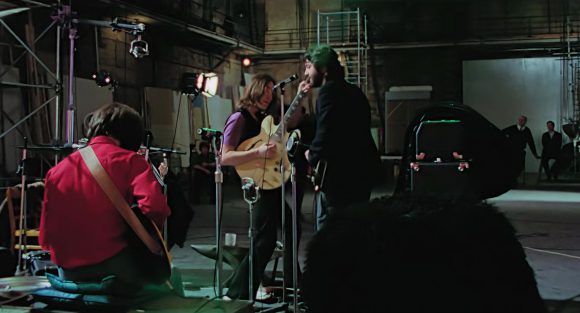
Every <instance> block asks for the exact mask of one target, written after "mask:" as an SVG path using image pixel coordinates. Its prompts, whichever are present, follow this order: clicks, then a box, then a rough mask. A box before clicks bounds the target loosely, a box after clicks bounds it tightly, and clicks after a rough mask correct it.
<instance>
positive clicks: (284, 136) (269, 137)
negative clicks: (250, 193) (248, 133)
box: [235, 92, 304, 190]
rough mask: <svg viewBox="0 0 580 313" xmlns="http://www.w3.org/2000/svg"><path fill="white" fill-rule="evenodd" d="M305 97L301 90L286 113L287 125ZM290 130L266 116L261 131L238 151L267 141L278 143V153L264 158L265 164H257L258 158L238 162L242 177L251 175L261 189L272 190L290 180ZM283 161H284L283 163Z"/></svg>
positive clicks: (240, 146) (285, 121) (285, 122)
mask: <svg viewBox="0 0 580 313" xmlns="http://www.w3.org/2000/svg"><path fill="white" fill-rule="evenodd" d="M303 97H304V93H302V92H299V93H298V94H297V95H296V97H295V98H294V100H292V103H290V106H289V108H288V110H286V113H285V114H284V125H287V122H288V120H289V119H290V118H291V117H292V115H293V114H294V112H295V111H296V108H297V107H298V104H300V100H302V98H303ZM288 136H289V133H288V130H287V129H282V127H281V123H280V124H277V125H276V124H274V117H273V116H271V115H268V116H266V117H265V118H264V120H263V121H262V124H261V130H260V133H259V134H258V135H257V136H255V137H252V138H250V139H247V140H245V141H244V142H242V143H241V144H240V145H239V146H238V147H237V148H236V151H248V150H250V149H253V148H257V147H260V146H262V145H264V144H267V143H275V144H276V153H275V154H274V157H272V158H270V159H265V160H264V166H256V160H255V159H254V160H252V161H250V162H246V163H242V164H238V165H236V166H235V168H236V172H237V173H238V175H240V177H250V178H252V179H253V180H254V183H255V184H256V185H257V186H259V187H260V189H265V190H271V189H275V188H278V187H280V186H282V184H283V183H286V181H288V178H289V177H290V161H289V160H288V155H287V153H286V149H285V148H286V141H287V140H288ZM282 162H283V163H282ZM282 164H284V176H283V177H282V175H281V172H280V171H281V166H282Z"/></svg>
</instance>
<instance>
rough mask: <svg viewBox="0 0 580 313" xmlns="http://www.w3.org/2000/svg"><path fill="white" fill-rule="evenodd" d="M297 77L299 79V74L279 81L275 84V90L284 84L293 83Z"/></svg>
mask: <svg viewBox="0 0 580 313" xmlns="http://www.w3.org/2000/svg"><path fill="white" fill-rule="evenodd" d="M296 79H298V75H296V74H294V75H292V76H290V77H288V78H286V79H284V80H283V81H281V82H279V83H277V84H276V86H274V88H273V89H274V90H276V88H280V87H281V88H284V85H286V84H288V83H291V82H293V81H295V80H296Z"/></svg>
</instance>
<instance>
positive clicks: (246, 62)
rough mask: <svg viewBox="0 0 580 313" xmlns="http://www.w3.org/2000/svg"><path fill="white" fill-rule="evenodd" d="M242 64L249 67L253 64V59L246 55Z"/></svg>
mask: <svg viewBox="0 0 580 313" xmlns="http://www.w3.org/2000/svg"><path fill="white" fill-rule="evenodd" d="M242 65H243V66H244V67H249V66H250V65H252V60H251V59H250V58H248V57H245V58H243V59H242Z"/></svg>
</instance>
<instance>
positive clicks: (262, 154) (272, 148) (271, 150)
mask: <svg viewBox="0 0 580 313" xmlns="http://www.w3.org/2000/svg"><path fill="white" fill-rule="evenodd" d="M275 155H276V144H275V143H272V142H269V143H266V144H263V145H261V146H260V147H259V148H258V158H264V159H271V158H273V157H274V156H275Z"/></svg>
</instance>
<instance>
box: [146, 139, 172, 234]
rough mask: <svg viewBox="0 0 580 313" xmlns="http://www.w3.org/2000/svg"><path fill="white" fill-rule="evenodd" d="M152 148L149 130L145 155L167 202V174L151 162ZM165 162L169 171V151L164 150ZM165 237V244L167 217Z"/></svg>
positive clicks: (164, 230) (165, 229)
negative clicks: (164, 174)
mask: <svg viewBox="0 0 580 313" xmlns="http://www.w3.org/2000/svg"><path fill="white" fill-rule="evenodd" d="M150 150H151V133H149V132H147V138H146V139H145V155H144V157H145V161H147V163H149V165H150V166H151V169H152V171H153V175H155V178H157V181H158V182H159V184H160V185H161V187H162V188H163V195H165V202H167V203H168V200H167V183H166V182H165V176H163V175H161V173H160V172H159V170H158V169H157V167H155V165H154V164H153V163H151V162H150V159H149V151H150ZM163 162H165V165H166V166H167V170H168V171H169V163H168V162H167V153H165V152H163ZM168 204H169V203H168ZM163 239H164V240H165V244H167V241H168V238H167V219H165V223H164V224H163Z"/></svg>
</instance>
